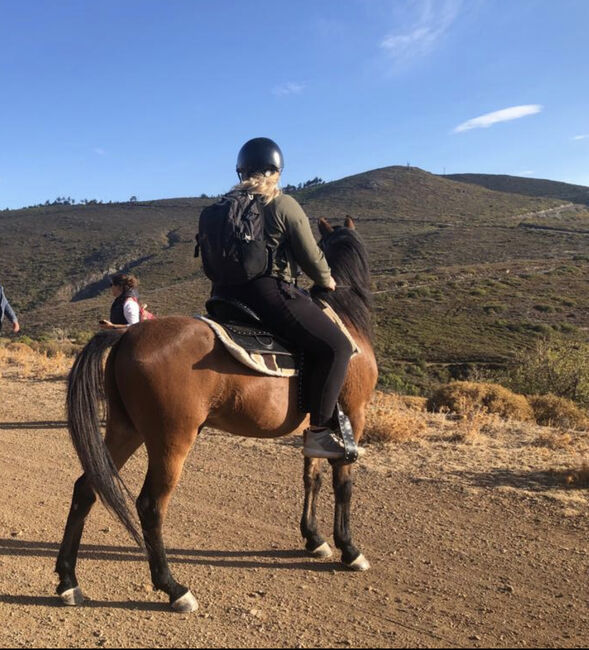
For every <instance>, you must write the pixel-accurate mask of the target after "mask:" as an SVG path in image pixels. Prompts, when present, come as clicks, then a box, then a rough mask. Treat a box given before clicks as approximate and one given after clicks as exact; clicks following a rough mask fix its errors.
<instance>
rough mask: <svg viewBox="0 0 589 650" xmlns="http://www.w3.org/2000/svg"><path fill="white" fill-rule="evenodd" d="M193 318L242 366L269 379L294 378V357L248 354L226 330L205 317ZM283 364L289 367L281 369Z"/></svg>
mask: <svg viewBox="0 0 589 650" xmlns="http://www.w3.org/2000/svg"><path fill="white" fill-rule="evenodd" d="M195 318H198V319H199V320H202V321H204V322H205V323H206V324H207V325H208V326H209V327H210V328H211V329H212V330H213V332H215V334H216V335H217V338H218V339H219V340H220V341H221V343H223V345H224V346H225V348H226V349H227V352H229V354H230V355H231V356H232V357H234V358H235V359H237V360H238V361H240V362H241V363H243V365H244V366H247V367H248V368H251V369H252V370H255V371H257V372H260V373H262V374H263V375H270V376H271V377H296V376H297V374H298V371H297V369H296V368H293V367H292V366H293V365H294V364H293V361H294V357H293V356H288V355H285V354H273V353H266V352H250V351H249V350H246V349H245V348H244V347H243V346H241V345H238V344H237V343H236V342H235V341H234V340H233V339H232V338H231V336H230V335H229V333H228V332H227V330H226V329H225V328H224V327H223V325H220V324H219V323H217V322H216V321H214V320H211V319H210V318H207V317H206V316H200V315H198V314H197V315H196V316H195ZM284 364H288V365H290V367H283V365H284Z"/></svg>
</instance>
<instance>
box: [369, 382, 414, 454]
mask: <svg viewBox="0 0 589 650" xmlns="http://www.w3.org/2000/svg"><path fill="white" fill-rule="evenodd" d="M408 404H409V405H408ZM418 404H420V402H419V401H414V400H410V401H409V402H407V401H406V397H402V396H399V395H391V394H388V393H383V392H381V391H375V393H374V397H373V398H372V400H371V402H370V405H369V407H368V409H367V412H366V427H365V429H364V436H363V438H362V440H363V441H364V442H368V443H374V442H381V443H382V442H405V441H406V440H410V439H412V438H415V437H417V436H419V435H420V434H422V433H423V432H424V431H425V430H426V429H427V422H426V418H425V414H424V412H423V408H422V406H423V405H421V406H419V407H416V405H418Z"/></svg>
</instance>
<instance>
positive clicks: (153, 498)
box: [137, 447, 198, 612]
mask: <svg viewBox="0 0 589 650" xmlns="http://www.w3.org/2000/svg"><path fill="white" fill-rule="evenodd" d="M189 448H190V447H188V448H186V449H178V448H175V449H174V450H172V449H168V450H166V453H162V454H160V453H158V454H157V457H156V458H153V457H152V455H151V454H150V459H149V467H148V470H147V476H146V477H145V483H144V484H143V488H142V490H141V494H140V495H139V498H138V499H137V512H138V513H139V519H140V520H141V526H142V528H143V537H144V539H145V546H146V549H147V555H148V558H149V569H150V571H151V579H152V582H153V586H154V587H155V589H160V590H161V591H163V592H165V593H166V594H168V597H169V598H170V604H171V606H172V609H173V610H174V611H177V612H192V611H194V610H196V609H197V607H198V603H197V602H196V599H195V598H194V596H193V595H192V593H191V592H190V590H189V589H188V587H185V586H183V585H181V584H179V583H178V582H176V580H174V578H173V577H172V573H171V572H170V568H169V566H168V560H167V557H166V550H165V547H164V540H163V535H162V528H163V523H164V519H165V516H166V511H167V508H168V503H169V501H170V497H171V495H172V492H173V490H174V488H175V487H176V485H177V483H178V480H179V479H180V474H181V473H182V467H183V465H184V460H185V458H186V455H187V454H188V449H189Z"/></svg>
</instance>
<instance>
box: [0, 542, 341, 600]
mask: <svg viewBox="0 0 589 650" xmlns="http://www.w3.org/2000/svg"><path fill="white" fill-rule="evenodd" d="M167 551H168V557H169V559H170V561H171V562H174V563H176V564H177V563H184V564H193V565H201V566H214V567H221V568H238V569H251V568H256V569H258V568H267V569H271V570H275V569H286V570H289V571H293V570H295V571H297V570H298V571H314V572H317V573H331V572H333V571H334V570H336V569H340V568H341V566H342V565H341V564H340V563H339V562H334V561H325V560H324V561H321V560H318V559H316V558H311V557H309V556H307V555H306V553H305V552H304V551H302V550H296V549H293V550H289V549H275V548H270V549H268V548H264V549H257V550H245V551H230V550H216V549H202V550H193V549H185V548H169V549H167ZM58 552H59V544H57V543H56V542H40V541H30V540H23V539H18V538H16V537H11V538H0V556H2V555H5V556H8V557H10V556H20V557H22V556H28V557H46V558H56V557H57V553H58ZM79 557H80V559H90V560H99V561H117V562H120V561H127V562H142V563H143V562H145V554H144V552H143V550H142V549H140V548H139V547H136V546H114V545H106V544H82V546H81V547H80V555H79ZM344 570H345V569H344ZM0 603H5V604H7V605H34V606H40V607H63V604H62V603H61V601H60V600H59V598H58V597H57V596H30V595H15V594H1V593H0ZM82 606H83V607H92V608H100V607H108V608H115V609H136V610H141V611H168V610H169V604H168V603H167V602H145V601H129V600H125V601H120V602H118V601H106V600H93V599H92V600H90V599H87V600H85V601H84V603H83V605H82Z"/></svg>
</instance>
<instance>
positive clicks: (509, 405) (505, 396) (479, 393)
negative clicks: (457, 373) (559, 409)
mask: <svg viewBox="0 0 589 650" xmlns="http://www.w3.org/2000/svg"><path fill="white" fill-rule="evenodd" d="M427 409H428V411H447V412H450V413H456V414H457V415H462V416H465V415H468V414H470V413H472V412H473V411H475V410H482V411H484V412H486V413H493V414H496V415H499V416H500V417H502V418H512V419H514V420H520V421H522V422H526V421H533V420H534V413H533V411H532V407H531V406H530V404H529V403H528V400H527V399H526V398H525V397H524V396H523V395H516V394H515V393H512V392H511V391H510V390H509V389H507V388H504V387H503V386H500V385H499V384H491V383H475V382H471V381H453V382H450V383H449V384H445V385H444V386H441V387H440V388H438V390H436V392H435V393H434V394H433V395H432V396H431V397H430V399H429V400H428V402H427Z"/></svg>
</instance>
